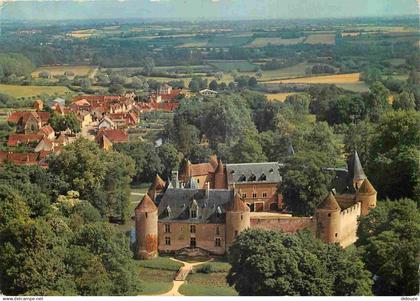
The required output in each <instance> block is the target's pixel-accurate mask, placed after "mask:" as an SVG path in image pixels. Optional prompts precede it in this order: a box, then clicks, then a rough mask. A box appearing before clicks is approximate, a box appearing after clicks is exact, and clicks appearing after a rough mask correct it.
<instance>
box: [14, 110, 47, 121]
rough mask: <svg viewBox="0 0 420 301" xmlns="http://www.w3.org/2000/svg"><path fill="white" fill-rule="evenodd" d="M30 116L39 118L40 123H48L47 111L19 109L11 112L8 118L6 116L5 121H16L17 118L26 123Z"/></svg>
mask: <svg viewBox="0 0 420 301" xmlns="http://www.w3.org/2000/svg"><path fill="white" fill-rule="evenodd" d="M31 116H32V117H33V118H35V119H37V120H39V119H40V120H41V123H42V124H46V123H48V120H49V119H50V113H48V112H32V111H20V112H13V113H12V114H11V115H10V116H9V118H7V121H8V122H13V123H18V122H19V120H20V119H22V121H23V123H26V121H27V120H28V119H29V118H30V117H31Z"/></svg>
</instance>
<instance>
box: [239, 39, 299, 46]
mask: <svg viewBox="0 0 420 301" xmlns="http://www.w3.org/2000/svg"><path fill="white" fill-rule="evenodd" d="M303 40H305V37H301V38H295V39H282V38H256V39H255V40H254V41H252V42H251V43H249V44H248V45H246V47H249V48H258V47H264V46H267V45H269V44H271V45H295V44H299V43H302V42H303Z"/></svg>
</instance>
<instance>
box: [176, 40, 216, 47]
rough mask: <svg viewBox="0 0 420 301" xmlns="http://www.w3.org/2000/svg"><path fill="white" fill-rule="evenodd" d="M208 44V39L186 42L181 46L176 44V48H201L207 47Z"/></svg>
mask: <svg viewBox="0 0 420 301" xmlns="http://www.w3.org/2000/svg"><path fill="white" fill-rule="evenodd" d="M207 44H208V41H207V40H205V41H197V42H189V43H185V44H182V45H180V46H176V47H175V48H201V47H206V46H207Z"/></svg>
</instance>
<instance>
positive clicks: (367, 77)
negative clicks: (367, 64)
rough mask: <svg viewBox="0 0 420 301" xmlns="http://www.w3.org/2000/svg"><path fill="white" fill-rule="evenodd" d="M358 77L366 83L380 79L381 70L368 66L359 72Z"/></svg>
mask: <svg viewBox="0 0 420 301" xmlns="http://www.w3.org/2000/svg"><path fill="white" fill-rule="evenodd" d="M360 79H361V80H362V81H364V82H366V83H367V84H373V83H374V82H380V81H382V71H381V70H379V69H378V68H368V69H366V70H365V71H363V72H362V73H361V74H360Z"/></svg>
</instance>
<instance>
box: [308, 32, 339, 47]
mask: <svg viewBox="0 0 420 301" xmlns="http://www.w3.org/2000/svg"><path fill="white" fill-rule="evenodd" d="M305 44H328V45H335V34H331V33H325V34H323V33H321V34H311V35H309V36H308V37H307V38H306V40H305Z"/></svg>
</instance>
